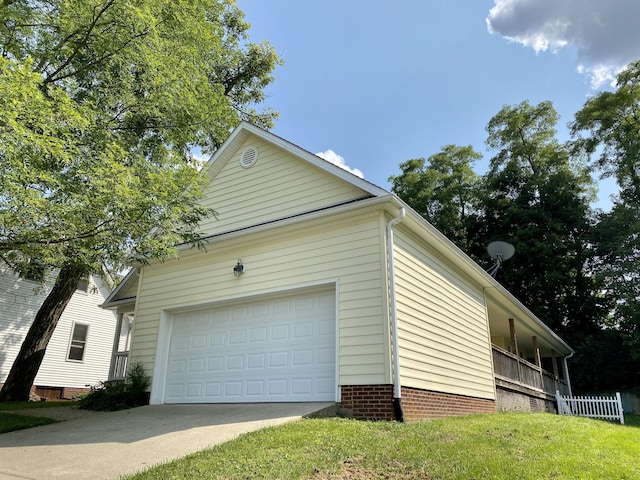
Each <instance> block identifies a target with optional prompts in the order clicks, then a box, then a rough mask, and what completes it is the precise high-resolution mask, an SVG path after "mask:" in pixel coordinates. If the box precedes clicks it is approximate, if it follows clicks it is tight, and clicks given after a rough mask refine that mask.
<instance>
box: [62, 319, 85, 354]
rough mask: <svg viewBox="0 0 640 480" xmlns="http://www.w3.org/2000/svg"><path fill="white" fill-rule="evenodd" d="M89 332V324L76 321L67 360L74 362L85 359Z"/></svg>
mask: <svg viewBox="0 0 640 480" xmlns="http://www.w3.org/2000/svg"><path fill="white" fill-rule="evenodd" d="M88 333H89V325H85V324H83V323H74V324H73V331H72V333H71V342H70V343H69V353H68V354H67V360H71V361H74V362H82V361H83V360H84V351H85V349H86V347H87V335H88Z"/></svg>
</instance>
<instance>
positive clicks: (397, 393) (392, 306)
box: [387, 207, 406, 422]
mask: <svg viewBox="0 0 640 480" xmlns="http://www.w3.org/2000/svg"><path fill="white" fill-rule="evenodd" d="M405 215H406V211H405V209H404V207H400V212H399V213H398V216H397V217H395V218H393V219H391V220H390V221H389V223H388V224H387V242H388V244H387V252H388V256H389V260H388V262H389V312H390V315H391V336H392V343H393V411H394V415H395V418H396V420H397V421H399V422H404V411H403V409H402V389H401V385H400V353H399V351H398V315H397V308H396V281H395V265H394V261H393V227H394V226H395V225H397V224H398V223H400V222H401V221H402V220H404V217H405Z"/></svg>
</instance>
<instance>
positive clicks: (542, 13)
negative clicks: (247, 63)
mask: <svg viewBox="0 0 640 480" xmlns="http://www.w3.org/2000/svg"><path fill="white" fill-rule="evenodd" d="M237 5H238V7H239V8H240V9H241V10H242V11H243V12H244V13H245V20H246V21H247V22H249V23H250V24H251V28H250V30H249V35H250V41H252V42H254V43H260V42H262V41H263V40H266V41H268V42H269V43H270V44H271V45H273V46H274V48H275V50H276V53H277V54H278V55H279V56H280V57H281V58H282V59H283V60H284V65H283V66H280V67H278V68H277V69H276V71H275V72H274V75H275V81H274V83H273V84H272V85H270V86H268V87H267V88H266V90H265V91H266V94H267V99H266V101H265V105H266V106H269V107H271V108H273V109H274V110H276V111H278V112H279V113H280V118H279V120H277V121H276V126H275V128H274V129H273V130H272V132H273V133H275V134H276V135H278V136H280V137H283V138H284V139H286V140H288V141H290V142H292V143H294V144H296V145H298V146H300V147H302V148H304V149H305V150H308V151H310V152H311V153H315V154H319V155H320V156H322V157H323V158H325V159H327V160H329V161H332V162H334V163H337V164H339V165H340V166H342V167H343V168H345V169H348V170H350V171H352V172H353V173H354V174H356V175H359V176H363V177H364V178H365V179H366V180H368V181H370V182H372V183H374V184H376V185H378V186H380V187H383V188H385V189H390V183H389V182H388V178H389V177H390V176H392V175H397V174H399V173H400V169H399V165H400V163H402V162H404V161H406V160H409V159H413V158H421V157H424V158H428V157H429V156H431V155H433V154H435V153H437V152H439V151H440V150H441V147H442V146H444V145H447V144H456V145H472V146H473V147H474V149H475V150H476V151H478V152H479V153H481V154H482V155H483V157H484V158H483V159H482V160H480V161H479V162H478V163H477V164H476V166H475V167H476V168H475V169H476V171H477V172H478V173H479V174H483V173H485V172H486V171H487V169H488V162H489V159H490V158H491V156H492V152H490V151H488V150H487V148H486V145H485V140H486V131H485V126H486V125H487V123H488V122H489V120H490V119H491V118H492V117H493V116H494V115H495V114H497V113H498V111H499V110H500V109H501V108H502V107H503V106H504V105H515V104H518V103H520V102H522V101H524V100H528V101H529V102H530V103H531V104H537V103H539V102H542V101H546V100H549V101H551V102H552V103H553V105H554V107H555V109H556V110H557V111H558V113H559V114H560V122H559V124H558V139H559V140H560V141H563V140H566V139H568V132H567V128H566V125H567V123H569V122H570V121H571V120H572V118H573V115H574V114H575V112H577V111H578V110H579V109H580V108H581V107H582V106H583V105H584V103H585V101H586V100H587V99H588V98H589V96H590V95H594V94H595V93H597V92H599V91H601V90H604V89H612V88H613V87H612V82H613V80H614V77H615V74H616V72H618V71H620V69H622V68H623V67H624V66H625V65H626V64H628V63H630V62H632V61H635V60H638V59H640V0H606V1H605V0H446V1H445V0H439V1H437V0H395V1H394V2H390V1H388V0H387V1H382V0H237ZM599 183H600V187H601V188H600V198H601V203H599V204H598V205H597V206H598V207H601V208H605V209H606V208H607V203H608V202H607V198H608V197H609V195H611V194H612V193H615V185H614V184H613V183H612V182H611V181H601V182H599Z"/></svg>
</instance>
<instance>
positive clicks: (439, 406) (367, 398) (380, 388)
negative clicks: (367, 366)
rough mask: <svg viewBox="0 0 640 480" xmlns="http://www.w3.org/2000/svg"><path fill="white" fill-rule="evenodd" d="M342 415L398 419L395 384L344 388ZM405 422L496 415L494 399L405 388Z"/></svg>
mask: <svg viewBox="0 0 640 480" xmlns="http://www.w3.org/2000/svg"><path fill="white" fill-rule="evenodd" d="M341 391H342V398H341V401H340V403H339V404H338V409H339V412H340V413H341V414H342V415H344V416H348V417H351V418H355V419H358V420H386V421H390V420H395V415H394V409H393V385H342V386H341ZM402 408H403V411H404V419H405V421H408V422H410V421H415V420H423V419H429V418H439V417H449V416H454V415H468V414H470V413H494V412H495V411H496V404H495V402H494V401H493V400H487V399H484V398H475V397H466V396H463V395H452V394H448V393H439V392H430V391H427V390H421V389H417V388H409V387H402Z"/></svg>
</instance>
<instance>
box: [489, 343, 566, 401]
mask: <svg viewBox="0 0 640 480" xmlns="http://www.w3.org/2000/svg"><path fill="white" fill-rule="evenodd" d="M492 350H493V368H494V371H495V375H496V378H497V379H501V380H506V381H507V382H510V383H515V384H516V385H520V386H524V387H527V388H530V389H533V390H538V391H540V392H541V393H546V394H547V395H552V396H555V394H556V391H560V392H561V393H563V394H568V393H569V387H568V386H567V383H566V382H565V381H564V380H562V379H560V378H558V377H556V376H555V375H553V374H552V373H550V372H547V371H546V370H544V369H543V368H542V367H539V366H537V365H535V364H533V363H531V362H529V361H527V360H525V359H524V358H521V357H519V356H517V355H514V354H513V353H510V352H507V351H506V350H503V349H502V348H500V347H497V346H495V345H492Z"/></svg>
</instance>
